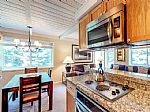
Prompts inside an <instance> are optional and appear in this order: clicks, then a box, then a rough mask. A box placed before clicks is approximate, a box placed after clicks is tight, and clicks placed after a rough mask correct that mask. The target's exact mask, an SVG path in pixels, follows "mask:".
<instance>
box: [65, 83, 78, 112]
mask: <svg viewBox="0 0 150 112" xmlns="http://www.w3.org/2000/svg"><path fill="white" fill-rule="evenodd" d="M75 90H76V87H75V85H73V84H71V83H70V82H68V81H67V89H66V112H75Z"/></svg>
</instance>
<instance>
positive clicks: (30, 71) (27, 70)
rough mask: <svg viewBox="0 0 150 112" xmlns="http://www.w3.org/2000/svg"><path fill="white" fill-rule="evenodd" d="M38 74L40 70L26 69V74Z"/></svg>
mask: <svg viewBox="0 0 150 112" xmlns="http://www.w3.org/2000/svg"><path fill="white" fill-rule="evenodd" d="M37 72H38V68H37V67H36V68H25V74H28V73H37Z"/></svg>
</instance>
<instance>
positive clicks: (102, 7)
mask: <svg viewBox="0 0 150 112" xmlns="http://www.w3.org/2000/svg"><path fill="white" fill-rule="evenodd" d="M106 11H107V0H104V1H103V2H102V3H101V4H99V5H98V6H97V7H95V8H94V9H93V10H92V11H91V12H90V16H91V21H93V20H95V19H97V18H99V17H100V16H101V15H102V14H103V13H105V12H106Z"/></svg>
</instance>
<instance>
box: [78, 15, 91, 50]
mask: <svg viewBox="0 0 150 112" xmlns="http://www.w3.org/2000/svg"><path fill="white" fill-rule="evenodd" d="M90 21H91V17H90V15H89V14H87V15H86V16H84V17H83V18H82V19H81V20H80V21H79V46H80V49H86V48H87V43H86V25H87V24H88V23H89V22H90Z"/></svg>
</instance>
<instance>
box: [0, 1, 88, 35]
mask: <svg viewBox="0 0 150 112" xmlns="http://www.w3.org/2000/svg"><path fill="white" fill-rule="evenodd" d="M85 3H86V0H0V26H1V27H4V28H12V29H16V30H22V31H27V25H31V26H32V27H33V32H35V33H39V34H46V35H54V36H60V35H62V34H63V33H64V32H66V30H68V29H69V28H71V27H73V26H74V25H75V23H76V21H75V13H76V11H77V10H78V9H79V8H80V7H81V6H82V5H83V4H85Z"/></svg>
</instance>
